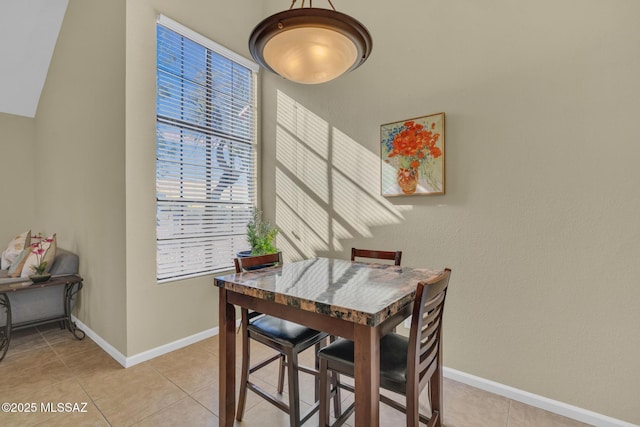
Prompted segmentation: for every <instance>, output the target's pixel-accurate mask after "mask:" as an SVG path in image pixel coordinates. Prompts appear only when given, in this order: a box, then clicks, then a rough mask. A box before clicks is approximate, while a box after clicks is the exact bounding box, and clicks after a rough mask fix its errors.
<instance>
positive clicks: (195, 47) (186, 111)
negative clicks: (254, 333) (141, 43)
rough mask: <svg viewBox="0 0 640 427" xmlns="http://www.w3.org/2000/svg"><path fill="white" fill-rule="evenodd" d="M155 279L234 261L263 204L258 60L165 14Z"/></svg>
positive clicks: (160, 49)
mask: <svg viewBox="0 0 640 427" xmlns="http://www.w3.org/2000/svg"><path fill="white" fill-rule="evenodd" d="M156 39H157V75H156V78H157V95H156V116H157V118H156V200H157V201H156V232H157V265H158V267H157V278H158V281H170V280H176V279H181V278H186V277H192V276H198V275H203V274H210V273H215V272H219V271H222V270H226V269H229V268H232V267H233V258H235V256H236V253H237V252H238V251H241V250H245V249H249V247H248V244H247V242H246V239H245V235H246V224H247V222H248V221H249V220H250V218H251V215H252V211H253V207H254V205H255V199H256V196H255V191H256V182H255V181H256V179H255V139H256V137H255V133H256V131H255V122H256V120H255V116H256V108H255V103H256V102H255V92H256V80H257V79H256V73H257V70H258V67H257V65H255V64H254V63H253V62H251V61H248V60H246V59H244V58H242V57H240V56H239V55H237V54H235V53H233V52H231V51H228V50H227V49H226V48H223V47H222V46H219V45H217V44H216V43H214V42H212V41H210V40H208V39H206V38H204V37H202V36H200V35H198V34H196V33H194V32H193V31H191V30H189V29H187V28H185V27H183V26H182V25H180V24H178V23H176V22H174V21H172V20H170V19H168V18H166V17H165V16H160V17H159V19H158V24H157V36H156Z"/></svg>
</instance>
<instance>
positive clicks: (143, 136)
mask: <svg viewBox="0 0 640 427" xmlns="http://www.w3.org/2000/svg"><path fill="white" fill-rule="evenodd" d="M259 9H260V7H258V6H257V5H256V4H255V2H254V1H250V0H241V1H234V2H233V7H230V3H229V2H228V1H222V0H206V1H204V0H203V1H200V0H189V1H178V0H164V1H163V0H144V1H142V0H141V1H135V2H127V30H126V31H127V64H126V78H127V88H126V100H127V101H126V110H127V126H126V140H127V144H126V159H127V161H126V177H127V179H126V194H127V247H126V254H127V274H126V282H127V319H128V320H127V342H128V345H127V349H128V355H134V354H137V353H140V352H142V351H145V350H149V349H151V348H154V347H157V346H159V345H162V344H167V343H170V342H172V341H174V340H178V339H180V338H184V337H187V336H189V335H193V334H196V333H198V332H202V331H204V330H206V329H210V328H213V327H214V326H216V325H217V324H218V317H217V295H218V292H217V290H216V289H215V288H214V286H213V276H205V277H201V278H196V279H190V280H182V281H178V282H172V283H165V284H161V285H159V284H158V283H157V282H156V278H155V277H156V276H155V275H156V257H155V253H156V241H155V238H156V228H155V227H156V223H155V218H156V217H155V215H156V213H155V112H156V110H155V94H156V92H155V90H156V87H155V81H156V80H155V79H156V76H155V72H156V71H155V67H156V51H155V36H156V30H155V23H156V16H157V14H158V13H161V14H164V15H166V16H168V17H169V18H171V19H173V20H175V21H177V22H179V23H181V24H183V25H185V26H187V27H189V28H191V29H192V30H193V31H196V32H198V33H200V34H202V35H204V36H206V37H208V38H210V39H211V40H213V41H215V42H217V43H219V44H221V45H223V46H225V47H227V48H229V49H231V50H233V51H235V52H237V53H239V54H241V55H243V56H245V57H249V53H248V49H247V38H248V34H249V32H250V31H251V29H252V27H253V25H255V23H256V22H257V21H258V18H259V16H260V11H259Z"/></svg>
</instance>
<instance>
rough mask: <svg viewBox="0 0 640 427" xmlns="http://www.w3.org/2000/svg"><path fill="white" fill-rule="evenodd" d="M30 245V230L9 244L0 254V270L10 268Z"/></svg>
mask: <svg viewBox="0 0 640 427" xmlns="http://www.w3.org/2000/svg"><path fill="white" fill-rule="evenodd" d="M30 244H31V230H29V231H25V232H24V233H22V234H19V235H17V236H16V237H14V238H13V240H11V242H9V246H7V249H5V251H4V252H2V261H1V262H0V268H1V269H2V270H6V269H8V268H9V267H11V264H12V263H13V262H14V261H15V260H16V258H18V256H19V255H20V253H21V252H22V251H23V250H24V248H28V247H29V245H30Z"/></svg>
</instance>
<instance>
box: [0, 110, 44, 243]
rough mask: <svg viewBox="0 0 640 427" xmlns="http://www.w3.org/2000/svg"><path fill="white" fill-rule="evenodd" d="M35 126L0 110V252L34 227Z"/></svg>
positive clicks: (23, 118)
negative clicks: (10, 242)
mask: <svg viewBox="0 0 640 427" xmlns="http://www.w3.org/2000/svg"><path fill="white" fill-rule="evenodd" d="M35 129H36V128H35V121H34V120H33V119H31V118H27V117H21V116H14V115H12V114H5V113H0V182H1V183H2V185H1V186H0V188H2V196H1V198H2V203H1V205H2V208H1V211H2V213H1V214H0V218H1V219H0V252H2V251H4V249H5V248H6V247H7V244H8V243H9V241H10V240H11V239H12V238H13V237H14V236H16V235H17V234H19V233H22V232H24V231H27V230H29V229H31V228H32V227H34V226H36V224H34V218H35V215H34V212H35V210H34V201H35V198H34V186H35V176H34V174H33V163H34V161H35V159H34V154H35V148H34V147H35V140H36V131H35ZM34 231H35V230H34Z"/></svg>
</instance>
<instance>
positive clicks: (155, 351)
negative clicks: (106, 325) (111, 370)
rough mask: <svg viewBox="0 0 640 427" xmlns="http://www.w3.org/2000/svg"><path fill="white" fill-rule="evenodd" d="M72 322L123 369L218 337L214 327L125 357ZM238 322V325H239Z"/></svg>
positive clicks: (92, 332) (98, 336)
mask: <svg viewBox="0 0 640 427" xmlns="http://www.w3.org/2000/svg"><path fill="white" fill-rule="evenodd" d="M71 318H72V319H73V321H74V322H76V324H77V325H78V327H79V328H80V329H82V330H83V331H84V332H85V333H86V334H87V336H88V337H89V338H91V339H92V340H93V341H95V343H96V344H98V346H100V347H101V348H102V349H103V350H104V351H106V352H107V353H108V354H109V356H111V357H113V358H114V359H115V360H116V361H117V362H118V363H119V364H121V365H122V366H123V367H125V368H130V367H132V366H134V365H137V364H138V363H142V362H146V361H147V360H151V359H153V358H155V357H158V356H162V355H163V354H167V353H170V352H172V351H174V350H178V349H180V348H182V347H186V346H188V345H191V344H195V343H197V342H198V341H202V340H204V339H207V338H211V337H213V336H215V335H218V332H219V329H218V327H217V326H216V327H215V328H211V329H207V330H206V331H202V332H198V333H197V334H194V335H191V336H188V337H185V338H181V339H179V340H176V341H173V342H170V343H168V344H164V345H161V346H159V347H156V348H152V349H151V350H147V351H143V352H142V353H138V354H136V355H133V356H129V357H127V356H125V355H124V354H122V353H120V352H119V351H118V350H117V349H116V348H115V347H114V346H112V345H111V344H109V343H108V342H107V341H105V340H104V339H102V337H100V335H98V334H96V333H95V332H94V331H92V330H91V328H89V327H88V326H87V325H85V324H84V323H82V322H81V321H80V320H78V319H77V318H76V317H75V316H73V315H72V316H71ZM239 322H240V321H239V320H238V324H239Z"/></svg>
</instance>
